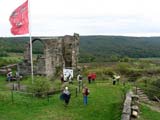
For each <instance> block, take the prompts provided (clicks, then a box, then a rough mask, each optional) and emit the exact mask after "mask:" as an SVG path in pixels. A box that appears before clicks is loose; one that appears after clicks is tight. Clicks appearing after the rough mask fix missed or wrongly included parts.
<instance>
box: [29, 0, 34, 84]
mask: <svg viewBox="0 0 160 120" xmlns="http://www.w3.org/2000/svg"><path fill="white" fill-rule="evenodd" d="M28 20H29V39H30V62H31V78H32V84H33V83H34V77H33V56H32V35H31V13H30V0H28Z"/></svg>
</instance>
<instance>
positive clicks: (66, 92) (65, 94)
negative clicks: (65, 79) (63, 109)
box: [63, 87, 71, 106]
mask: <svg viewBox="0 0 160 120" xmlns="http://www.w3.org/2000/svg"><path fill="white" fill-rule="evenodd" d="M70 97H71V94H70V92H69V90H68V87H65V89H64V90H63V98H64V101H65V105H66V106H67V105H68V104H69V101H70Z"/></svg>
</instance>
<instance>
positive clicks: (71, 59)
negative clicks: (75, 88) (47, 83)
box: [18, 33, 79, 77]
mask: <svg viewBox="0 0 160 120" xmlns="http://www.w3.org/2000/svg"><path fill="white" fill-rule="evenodd" d="M37 40H39V41H40V42H41V43H42V44H43V45H44V50H43V53H44V54H43V55H42V56H40V57H38V58H37V60H36V61H34V63H35V64H34V69H33V72H34V74H35V75H45V76H48V77H52V76H54V75H55V72H56V69H58V68H60V69H63V68H72V69H76V68H77V63H78V55H79V34H76V33H75V34H74V35H73V36H70V35H66V36H64V37H33V38H32V43H33V44H34V42H35V41H37ZM18 68H19V73H20V74H21V75H29V74H30V73H31V61H30V45H29V44H27V45H26V50H25V52H24V61H23V62H22V63H20V64H19V65H18Z"/></svg>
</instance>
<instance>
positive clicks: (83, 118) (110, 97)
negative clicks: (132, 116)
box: [0, 78, 123, 120]
mask: <svg viewBox="0 0 160 120" xmlns="http://www.w3.org/2000/svg"><path fill="white" fill-rule="evenodd" d="M2 81H3V79H2V78H1V82H0V83H3V82H2ZM89 88H90V91H91V94H90V95H89V104H88V105H87V106H84V105H83V103H82V95H81V93H80V94H78V97H75V93H74V92H75V91H72V98H71V101H70V104H69V106H68V107H67V108H65V107H64V105H63V102H62V101H60V100H59V95H58V94H57V95H55V96H52V97H50V101H49V102H48V101H47V99H36V98H29V97H26V96H23V95H19V94H16V93H15V94H14V98H15V99H14V100H15V102H14V104H12V103H11V96H10V93H8V94H5V95H4V94H3V93H2V92H0V96H1V99H0V115H1V116H0V120H119V119H120V115H121V105H122V95H123V92H122V86H120V85H119V86H112V85H111V84H92V85H89ZM2 96H3V97H2ZM2 98H3V99H2Z"/></svg>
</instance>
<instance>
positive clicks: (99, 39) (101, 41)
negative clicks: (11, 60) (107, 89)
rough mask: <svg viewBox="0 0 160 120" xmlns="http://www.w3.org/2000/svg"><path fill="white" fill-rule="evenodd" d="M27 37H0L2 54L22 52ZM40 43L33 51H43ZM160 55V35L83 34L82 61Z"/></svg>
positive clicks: (81, 39)
mask: <svg viewBox="0 0 160 120" xmlns="http://www.w3.org/2000/svg"><path fill="white" fill-rule="evenodd" d="M28 41H29V38H27V37H16V38H15V37H14V38H0V56H6V55H7V53H8V52H16V53H22V52H23V51H24V48H25V47H24V46H25V44H26V43H27V42H28ZM40 46H41V44H40V43H38V42H37V43H36V44H34V46H33V47H34V48H33V52H34V53H41V52H42V47H40ZM124 57H129V58H148V57H160V37H125V36H81V37H80V61H81V62H85V61H88V62H96V61H108V60H117V59H119V58H124Z"/></svg>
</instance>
